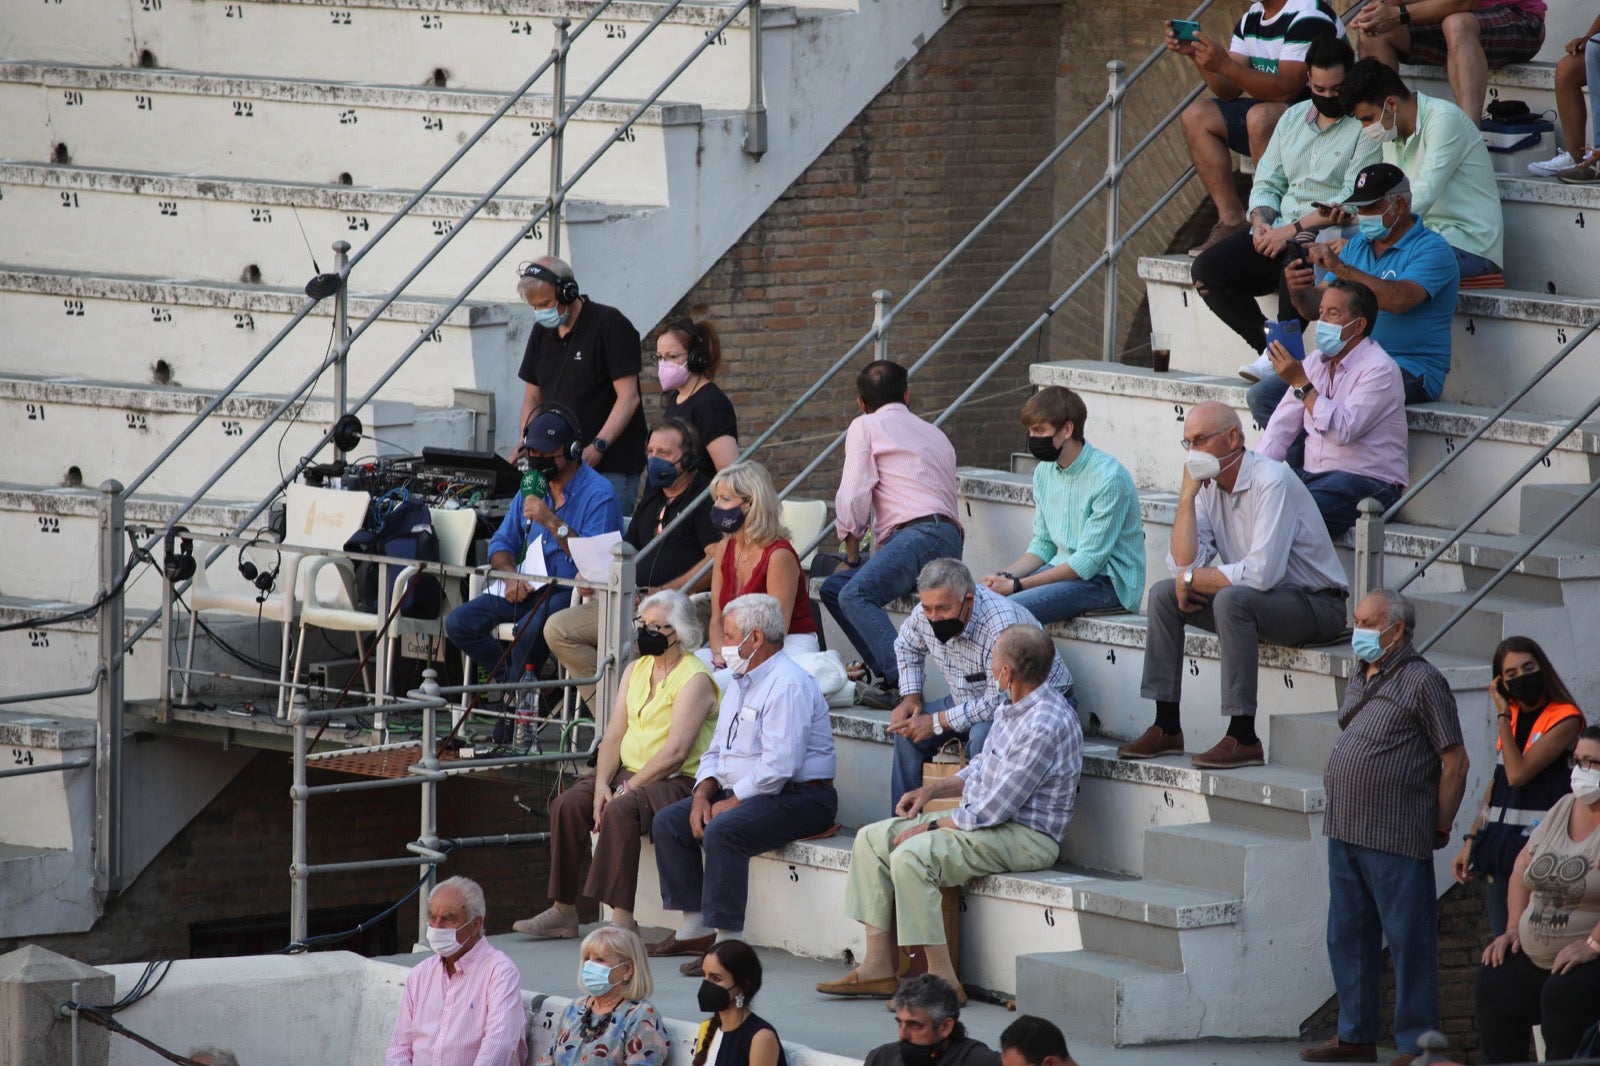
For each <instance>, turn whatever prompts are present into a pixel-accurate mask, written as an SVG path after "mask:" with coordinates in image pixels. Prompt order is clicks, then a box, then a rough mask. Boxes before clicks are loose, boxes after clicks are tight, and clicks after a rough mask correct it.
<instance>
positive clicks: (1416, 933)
mask: <svg viewBox="0 0 1600 1066" xmlns="http://www.w3.org/2000/svg"><path fill="white" fill-rule="evenodd" d="M1385 938H1387V939H1388V941H1389V954H1390V957H1391V958H1392V960H1393V962H1394V986H1395V993H1394V1000H1395V1001H1394V1043H1395V1047H1396V1048H1397V1049H1399V1050H1400V1051H1402V1052H1410V1053H1412V1054H1419V1053H1420V1051H1419V1049H1418V1047H1417V1039H1418V1038H1419V1037H1421V1036H1422V1034H1423V1033H1425V1032H1427V1031H1428V1030H1429V1029H1437V1028H1439V944H1438V941H1439V927H1438V917H1437V908H1436V897H1435V894H1434V884H1433V863H1432V862H1429V861H1428V860H1427V859H1408V858H1406V857H1404V856H1402V855H1394V854H1391V853H1389V852H1386V851H1374V850H1373V849H1371V848H1363V847H1361V846H1359V845H1356V844H1346V843H1345V842H1344V841H1342V840H1334V839H1333V838H1332V837H1329V838H1328V963H1329V964H1330V966H1331V967H1332V969H1333V985H1334V989H1335V990H1336V991H1337V993H1338V995H1339V1039H1340V1040H1343V1041H1345V1042H1346V1043H1351V1044H1372V1043H1376V1042H1377V1039H1378V997H1379V995H1380V986H1379V977H1380V975H1381V971H1382V968H1383V966H1382V963H1383V942H1384V939H1385Z"/></svg>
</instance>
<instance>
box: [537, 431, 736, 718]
mask: <svg viewBox="0 0 1600 1066" xmlns="http://www.w3.org/2000/svg"><path fill="white" fill-rule="evenodd" d="M649 457H650V458H649V466H648V467H647V469H646V472H645V489H644V498H643V499H641V500H640V501H639V506H638V507H637V508H635V509H634V512H633V520H632V521H631V522H629V523H628V531H627V532H626V533H624V534H623V535H622V539H623V540H625V541H627V542H628V543H629V544H632V545H633V546H634V547H635V548H637V549H638V550H639V556H638V570H637V576H638V583H639V594H640V595H641V596H647V595H649V594H650V593H652V592H655V591H656V590H657V589H680V590H681V591H683V592H684V593H694V592H697V591H699V590H700V589H703V588H706V587H707V586H708V585H709V584H710V582H711V571H710V570H707V571H706V572H705V576H704V577H702V578H701V579H700V580H699V581H697V582H695V583H693V584H692V585H691V584H690V583H689V578H690V577H691V576H693V574H694V572H695V571H696V570H698V569H699V568H700V566H701V565H702V564H703V563H705V562H706V561H707V560H709V559H710V558H711V549H712V548H713V547H714V546H715V545H716V543H717V541H718V540H720V539H721V538H722V534H720V533H718V532H717V530H716V527H715V526H713V525H712V524H711V499H710V498H709V497H707V498H706V499H705V500H703V501H702V502H701V503H700V506H698V507H696V508H695V509H694V515H693V517H691V518H689V519H688V520H687V521H685V522H684V523H683V524H682V525H680V526H679V527H678V528H677V529H674V530H673V531H672V532H670V533H667V534H665V535H661V531H662V530H663V529H665V528H666V527H667V526H668V525H669V524H671V522H672V521H673V519H675V518H677V517H678V515H679V514H680V513H682V511H683V509H684V508H685V507H687V506H688V505H689V504H691V503H693V502H694V500H695V498H696V497H698V496H699V495H700V494H701V493H702V492H703V491H705V488H706V486H707V485H708V484H710V479H709V478H707V477H706V476H705V474H704V473H703V472H702V471H701V469H700V467H699V461H700V444H699V441H698V440H697V439H696V437H695V432H694V429H693V428H692V427H690V425H689V424H688V423H687V422H685V421H683V419H681V418H670V417H669V418H665V419H662V421H661V424H660V425H658V426H656V428H655V430H654V431H652V432H651V434H650V445H649ZM544 639H545V641H546V643H548V644H549V646H550V654H552V655H554V656H555V657H556V659H557V661H559V662H560V663H561V665H562V666H565V667H566V668H567V673H569V674H571V675H572V676H573V677H593V676H594V675H595V666H596V663H597V662H598V661H599V655H598V652H597V651H596V648H597V647H598V645H599V643H600V604H599V601H598V600H596V599H595V598H594V597H593V596H590V597H588V598H587V599H585V600H584V601H583V602H582V603H580V604H578V605H577V606H574V607H568V608H567V609H566V610H564V611H558V612H557V613H555V614H553V615H551V616H550V620H549V621H548V622H546V623H545V625H544ZM691 650H692V649H691ZM578 696H579V697H580V698H581V699H582V700H584V702H586V703H588V702H591V701H592V700H593V699H594V686H593V685H589V686H587V687H585V688H580V689H579V690H578Z"/></svg>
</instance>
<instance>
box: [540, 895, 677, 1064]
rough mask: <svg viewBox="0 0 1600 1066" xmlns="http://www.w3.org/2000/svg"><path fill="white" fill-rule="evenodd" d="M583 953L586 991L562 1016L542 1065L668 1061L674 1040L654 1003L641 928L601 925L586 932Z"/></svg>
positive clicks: (582, 978) (581, 965)
mask: <svg viewBox="0 0 1600 1066" xmlns="http://www.w3.org/2000/svg"><path fill="white" fill-rule="evenodd" d="M578 957H579V960H580V961H579V963H578V985H579V987H580V988H582V989H583V990H584V992H585V993H586V994H585V995H583V996H580V997H578V998H577V999H575V1000H573V1001H572V1002H571V1003H569V1004H567V1009H566V1010H564V1011H562V1012H561V1016H560V1017H559V1018H558V1019H556V1026H555V1039H554V1040H553V1041H552V1042H551V1044H550V1048H549V1050H548V1051H546V1052H545V1053H544V1054H543V1055H541V1056H540V1057H539V1066H598V1064H600V1063H611V1064H614V1066H624V1064H626V1066H665V1064H666V1061H667V1052H668V1048H669V1046H670V1045H669V1041H668V1040H667V1034H666V1030H665V1028H664V1027H663V1026H662V1023H661V1015H660V1014H659V1013H657V1011H656V1008H655V1007H654V1006H653V1005H652V1004H651V1003H650V993H651V991H652V990H653V989H654V983H653V982H652V981H651V979H650V963H649V960H648V959H646V957H645V953H644V942H643V941H641V940H640V939H639V934H638V933H635V932H634V931H633V930H631V929H618V928H616V927H615V926H601V927H600V928H599V929H596V930H595V931H594V932H592V933H590V934H589V935H588V936H586V937H584V938H583V945H582V946H581V947H580V948H579V949H578Z"/></svg>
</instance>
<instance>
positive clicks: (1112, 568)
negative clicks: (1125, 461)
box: [1028, 442, 1144, 612]
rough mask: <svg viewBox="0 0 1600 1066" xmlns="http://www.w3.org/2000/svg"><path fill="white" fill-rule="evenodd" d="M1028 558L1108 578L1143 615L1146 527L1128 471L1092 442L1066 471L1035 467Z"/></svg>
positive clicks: (1119, 596) (1124, 603)
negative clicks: (1031, 529) (1141, 608)
mask: <svg viewBox="0 0 1600 1066" xmlns="http://www.w3.org/2000/svg"><path fill="white" fill-rule="evenodd" d="M1028 553H1029V554H1030V555H1036V556H1038V557H1039V558H1040V559H1043V560H1044V561H1045V562H1046V563H1048V564H1050V565H1051V566H1060V565H1061V564H1063V563H1065V564H1066V565H1068V566H1070V567H1072V569H1073V572H1074V573H1076V574H1077V575H1078V576H1079V577H1080V578H1082V579H1083V580H1085V581H1088V580H1090V579H1091V578H1096V577H1099V576H1100V575H1101V574H1105V575H1107V576H1108V577H1110V578H1111V585H1112V587H1113V588H1115V589H1116V590H1117V600H1118V601H1119V602H1120V603H1121V604H1122V606H1123V607H1125V608H1126V609H1128V610H1129V611H1133V612H1137V611H1138V610H1139V597H1140V596H1141V595H1143V593H1144V522H1143V521H1142V520H1141V519H1140V517H1139V490H1138V489H1137V488H1135V487H1134V484H1133V477H1132V476H1131V475H1130V474H1129V473H1128V471H1127V469H1126V468H1125V467H1124V466H1123V465H1122V464H1121V463H1119V462H1117V461H1116V459H1114V458H1112V457H1111V456H1109V455H1107V454H1106V453H1105V452H1102V451H1099V450H1098V449H1096V448H1094V447H1093V446H1092V445H1090V444H1089V443H1088V442H1085V443H1084V445H1083V451H1082V452H1080V453H1079V454H1078V457H1077V458H1076V459H1074V460H1073V461H1072V465H1071V466H1069V467H1067V468H1066V469H1064V470H1063V469H1062V467H1061V464H1060V463H1040V464H1039V465H1038V466H1036V467H1034V468H1033V540H1031V541H1030V542H1029V543H1028Z"/></svg>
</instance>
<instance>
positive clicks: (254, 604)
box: [183, 485, 372, 718]
mask: <svg viewBox="0 0 1600 1066" xmlns="http://www.w3.org/2000/svg"><path fill="white" fill-rule="evenodd" d="M286 495H287V506H286V509H285V518H286V522H287V524H286V527H285V537H284V543H285V544H286V545H290V546H293V547H297V548H316V549H329V548H342V547H344V543H345V541H346V540H348V539H350V536H351V535H352V534H354V533H355V531H356V530H358V529H360V528H361V525H362V523H363V522H364V521H366V517H367V508H368V507H369V506H370V505H371V503H372V497H371V496H369V495H367V494H366V493H365V492H343V491H341V490H339V489H317V488H311V487H309V486H306V485H290V486H289V487H288V489H287V490H286ZM274 548H277V549H278V550H279V553H280V559H279V570H278V580H277V582H276V585H275V587H274V588H273V590H272V591H271V592H269V593H267V594H266V595H265V597H262V596H261V593H260V592H259V591H258V590H256V589H253V588H250V589H248V590H246V589H245V588H241V587H240V586H239V582H231V583H230V585H229V586H225V587H217V586H213V585H212V584H211V582H210V579H209V577H208V575H207V573H206V568H205V567H204V566H197V567H195V574H194V580H193V582H192V583H191V584H190V586H189V592H188V601H189V611H190V618H189V640H188V647H187V649H186V651H185V653H184V663H183V666H184V671H185V672H184V675H183V699H184V701H185V702H188V699H189V692H190V687H191V686H190V679H191V676H192V675H191V674H190V673H189V671H191V670H193V669H194V635H195V630H196V629H198V628H199V625H198V621H199V616H200V614H201V613H202V612H205V611H221V612H225V613H228V614H236V615H245V616H247V617H250V618H261V619H264V620H266V621H270V622H276V623H278V624H279V626H281V627H282V643H281V647H280V648H279V652H278V717H280V718H282V717H284V716H285V715H286V714H287V710H288V688H287V683H288V681H289V675H288V669H287V668H288V665H289V631H290V629H292V628H293V626H294V622H295V620H296V619H297V618H298V616H299V612H300V605H301V603H302V598H301V595H300V564H301V563H302V562H303V561H304V559H305V558H306V555H305V554H303V553H301V552H298V551H293V550H286V549H284V548H281V547H279V546H278V545H274ZM237 555H238V553H237V552H236V551H234V552H228V553H224V554H223V555H222V556H221V559H225V560H227V561H228V563H227V565H229V566H232V565H233V563H234V560H235V559H236V558H237Z"/></svg>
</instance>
